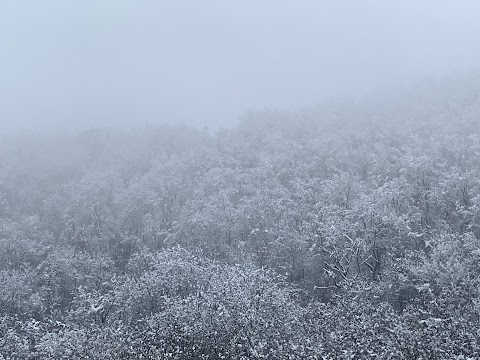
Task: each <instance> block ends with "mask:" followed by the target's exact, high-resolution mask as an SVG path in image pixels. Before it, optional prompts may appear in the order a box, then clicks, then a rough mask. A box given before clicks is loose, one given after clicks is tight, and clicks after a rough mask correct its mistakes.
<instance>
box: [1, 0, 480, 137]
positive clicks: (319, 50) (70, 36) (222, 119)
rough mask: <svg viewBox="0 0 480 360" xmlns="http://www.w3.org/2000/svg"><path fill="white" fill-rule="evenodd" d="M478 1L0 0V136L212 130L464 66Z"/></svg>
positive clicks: (474, 39)
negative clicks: (163, 126) (42, 131)
mask: <svg viewBox="0 0 480 360" xmlns="http://www.w3.org/2000/svg"><path fill="white" fill-rule="evenodd" d="M479 18H480V2H479V1H474V0H471V1H467V0H465V1H462V0H460V1H453V0H451V1H442V0H423V1H403V0H402V1H393V0H392V1H387V0H378V1H368V0H362V1H354V0H351V1H346V0H345V1H341V0H331V1H322V0H312V1H307V0H289V1H286V0H284V1H282V0H258V1H257V0H256V1H253V0H251V1H246V0H244V1H240V0H238V1H235V0H224V1H210V0H198V1H193V0H191V1H181V0H172V1H162V0H150V1H147V0H130V1H126V0H108V1H107V0H44V1H37V0H31V1H20V0H0V130H3V131H5V130H7V129H10V130H12V129H13V130H18V129H37V128H54V127H55V128H57V127H58V128H79V127H85V126H86V127H89V126H94V125H98V126H112V125H117V124H118V125H121V126H131V125H134V124H139V125H141V126H143V125H144V124H146V123H155V122H173V123H175V122H185V123H187V124H194V125H198V126H203V125H207V126H209V127H217V126H219V125H226V126H228V125H230V124H232V123H234V122H235V121H236V120H237V119H238V118H239V117H240V116H241V114H242V113H244V112H245V111H246V110H249V109H255V108H266V107H267V108H268V107H275V108H296V107H304V106H309V105H315V104H317V103H320V102H322V100H324V99H326V98H331V97H335V96H347V97H348V96H353V97H356V96H358V95H362V94H364V93H366V92H369V91H371V90H372V89H375V88H377V87H379V86H382V85H383V84H390V83H402V82H403V83H405V82H408V81H411V80H416V79H422V78H424V77H428V76H438V75H444V74H451V73H454V72H463V71H468V70H476V67H477V64H480V42H479V41H478V37H479V35H480V22H479V21H478V19H479Z"/></svg>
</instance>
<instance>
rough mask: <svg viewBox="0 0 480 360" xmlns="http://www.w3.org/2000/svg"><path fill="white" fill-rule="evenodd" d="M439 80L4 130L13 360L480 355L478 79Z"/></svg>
mask: <svg viewBox="0 0 480 360" xmlns="http://www.w3.org/2000/svg"><path fill="white" fill-rule="evenodd" d="M437 85H438V86H437ZM440 85H441V86H439V84H436V85H435V86H430V87H426V88H423V89H417V90H415V92H414V93H413V94H411V95H408V94H403V95H402V96H401V97H399V98H400V99H401V100H397V99H394V100H392V99H393V98H391V99H390V100H388V99H383V100H382V101H380V102H377V103H374V102H372V101H370V102H368V101H365V102H364V103H362V104H346V103H343V104H330V105H325V106H322V107H320V108H316V109H311V110H308V111H302V112H295V113H294V112H292V113H286V112H274V111H265V112H260V113H252V114H248V115H247V116H245V118H244V119H243V120H242V121H241V122H240V124H239V125H238V126H236V127H235V128H233V129H230V130H221V131H218V132H217V133H216V134H215V135H212V134H210V133H208V132H207V131H197V130H194V129H189V128H183V127H168V126H163V127H152V128H147V129H145V130H142V131H139V130H138V131H116V130H112V129H97V130H90V131H85V132H80V133H70V134H67V133H62V134H49V135H42V136H38V135H22V136H16V137H12V138H4V139H3V140H2V145H1V153H0V359H14V358H25V359H85V358H95V359H114V358H117V359H118V358H132V359H133V358H144V359H147V358H152V359H164V358H165V359H169V358H172V359H190V358H198V359H201V358H208V359H222V358H223V359H230V358H231V359H255V358H258V359H279V358H290V359H302V358H318V359H338V358H345V359H353V358H355V359H357V358H358V359H360V358H369V359H370V358H378V359H404V358H415V359H420V358H421V359H468V358H471V359H473V358H476V357H477V356H478V354H479V353H480V343H479V342H480V281H479V274H480V240H479V239H480V192H479V189H480V134H479V129H480V97H479V94H480V92H479V91H478V89H480V87H477V86H475V84H474V82H468V83H465V82H464V83H462V84H461V85H458V84H444V83H442V84H440ZM444 89H448V90H444Z"/></svg>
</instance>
